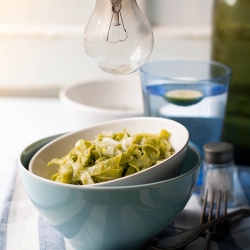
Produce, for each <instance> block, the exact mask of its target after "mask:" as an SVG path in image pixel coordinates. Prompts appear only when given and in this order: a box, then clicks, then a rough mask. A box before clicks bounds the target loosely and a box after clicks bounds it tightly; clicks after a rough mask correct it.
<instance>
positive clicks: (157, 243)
mask: <svg viewBox="0 0 250 250" xmlns="http://www.w3.org/2000/svg"><path fill="white" fill-rule="evenodd" d="M239 215H250V209H239V210H236V211H233V212H231V213H228V214H225V215H223V216H220V217H218V218H216V219H213V220H211V221H209V222H207V223H204V224H202V225H199V226H198V227H195V228H193V229H190V230H186V231H183V232H180V233H176V234H173V235H169V236H166V237H163V238H161V239H157V240H152V241H150V242H149V244H148V246H149V247H150V248H151V249H155V250H176V249H180V248H181V247H184V246H186V245H187V244H188V243H190V242H192V241H194V240H195V239H196V238H198V236H199V235H200V234H201V233H202V232H205V231H206V230H207V229H209V228H211V227H214V226H216V225H218V224H220V223H222V222H225V221H227V220H229V219H232V218H234V217H236V216H239Z"/></svg>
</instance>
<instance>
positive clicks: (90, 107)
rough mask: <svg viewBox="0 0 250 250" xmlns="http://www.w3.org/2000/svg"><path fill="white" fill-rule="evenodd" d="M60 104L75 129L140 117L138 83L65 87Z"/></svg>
mask: <svg viewBox="0 0 250 250" xmlns="http://www.w3.org/2000/svg"><path fill="white" fill-rule="evenodd" d="M59 97H60V100H61V102H62V104H63V106H64V107H65V109H66V112H67V114H68V116H69V118H70V119H71V120H72V122H73V123H74V124H75V125H76V126H77V127H76V128H79V129H81V128H85V127H89V126H92V125H95V124H98V123H100V122H105V121H111V120H115V119H121V118H128V117H138V116H143V115H144V108H143V97H142V90H141V85H140V82H138V81H134V80H129V81H124V80H120V81H95V82H85V83H79V84H74V85H69V86H65V87H63V88H62V89H61V90H60V93H59Z"/></svg>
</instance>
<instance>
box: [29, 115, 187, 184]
mask: <svg viewBox="0 0 250 250" xmlns="http://www.w3.org/2000/svg"><path fill="white" fill-rule="evenodd" d="M124 128H126V129H125V130H124ZM100 131H108V132H102V133H100ZM121 131H122V132H121ZM93 138H95V139H94V140H93ZM188 140H189V134H188V131H187V130H186V128H185V127H184V126H182V125H181V124H179V123H177V122H175V121H172V120H168V119H164V118H153V117H137V118H126V119H120V120H115V121H110V122H105V123H101V124H99V125H96V126H93V127H89V128H85V129H82V130H79V131H76V132H72V133H69V134H66V135H63V136H61V137H59V138H57V139H56V140H54V141H52V142H50V143H49V144H48V145H46V146H45V147H43V148H42V149H40V150H39V151H38V152H37V153H36V154H35V155H34V157H33V158H32V159H31V162H30V164H29V171H31V172H32V173H34V174H35V175H38V176H40V177H42V178H46V179H51V177H52V180H54V181H56V182H63V183H68V184H76V185H79V184H80V185H82V184H84V185H85V184H88V185H91V184H94V185H98V186H119V185H123V186H124V185H138V184H145V183H151V182H156V181H161V180H166V179H168V178H173V177H175V176H177V175H178V174H179V173H180V169H181V166H182V163H183V160H184V157H185V154H186V149H187V146H188ZM83 153H84V154H83ZM48 163H49V164H48ZM110 166H111V167H112V168H111V167H110ZM111 172H112V173H111ZM118 177H119V178H118Z"/></svg>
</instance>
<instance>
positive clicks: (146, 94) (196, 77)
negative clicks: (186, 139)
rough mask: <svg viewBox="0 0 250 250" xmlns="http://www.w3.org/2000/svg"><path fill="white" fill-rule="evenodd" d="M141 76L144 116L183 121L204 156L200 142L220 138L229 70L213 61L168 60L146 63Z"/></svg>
mask: <svg viewBox="0 0 250 250" xmlns="http://www.w3.org/2000/svg"><path fill="white" fill-rule="evenodd" d="M140 76H141V83H142V89H143V98H144V108H145V115H146V116H156V117H165V118H169V119H172V120H175V121H177V122H179V123H181V124H183V125H184V126H185V127H186V128H187V129H188V131H189V134H190V143H191V144H192V145H193V146H194V147H195V148H196V149H197V150H198V151H199V152H200V154H201V156H202V158H203V149H202V148H203V145H204V144H205V143H208V142H218V141H220V140H221V134H222V128H223V120H224V114H225V108H226V103H227V94H228V88H229V82H230V78H231V69H230V68H229V67H228V66H226V65H224V64H221V63H218V62H215V61H202V60H191V59H189V60H180V59H175V60H173V59H171V60H170V59H169V60H164V61H153V62H148V63H146V64H145V65H143V66H142V67H141V68H140ZM201 182H202V171H201V173H200V176H199V180H198V183H197V185H200V184H201Z"/></svg>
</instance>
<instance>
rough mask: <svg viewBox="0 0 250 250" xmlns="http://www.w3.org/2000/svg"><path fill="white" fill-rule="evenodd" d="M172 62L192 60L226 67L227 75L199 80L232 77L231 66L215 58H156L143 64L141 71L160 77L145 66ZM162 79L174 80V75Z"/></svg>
mask: <svg viewBox="0 0 250 250" xmlns="http://www.w3.org/2000/svg"><path fill="white" fill-rule="evenodd" d="M171 62H175V63H176V62H184V63H188V62H189V63H192V62H196V63H197V62H200V63H203V64H204V63H206V64H207V65H214V66H218V67H221V68H224V69H225V70H226V71H227V72H226V74H225V75H223V76H220V77H214V78H204V79H203V78H199V79H197V81H204V82H205V81H211V80H219V79H223V78H227V77H231V75H232V70H231V68H230V67H229V66H227V65H226V64H223V63H220V62H217V61H213V60H201V59H190V58H189V59H182V58H174V59H163V60H154V61H150V62H147V63H145V64H144V65H142V66H141V67H140V73H144V74H147V75H150V76H152V77H153V76H155V77H159V76H158V75H156V74H153V73H148V72H147V71H146V70H145V69H144V68H145V67H146V66H148V65H150V64H151V65H153V64H156V63H171ZM161 79H166V80H173V77H164V76H162V77H161ZM175 80H176V79H175ZM178 81H179V82H182V81H183V82H186V81H185V80H181V79H178Z"/></svg>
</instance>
